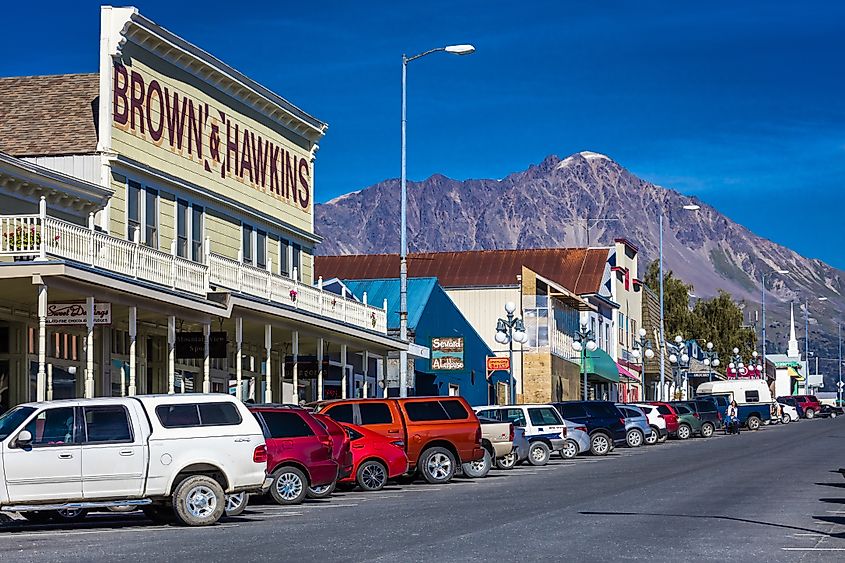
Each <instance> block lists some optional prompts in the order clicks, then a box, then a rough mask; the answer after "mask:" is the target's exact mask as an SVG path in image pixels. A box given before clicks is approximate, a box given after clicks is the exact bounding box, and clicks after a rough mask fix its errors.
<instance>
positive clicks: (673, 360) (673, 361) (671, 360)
mask: <svg viewBox="0 0 845 563" xmlns="http://www.w3.org/2000/svg"><path fill="white" fill-rule="evenodd" d="M669 363H670V364H677V363H678V356H676V355H675V354H669Z"/></svg>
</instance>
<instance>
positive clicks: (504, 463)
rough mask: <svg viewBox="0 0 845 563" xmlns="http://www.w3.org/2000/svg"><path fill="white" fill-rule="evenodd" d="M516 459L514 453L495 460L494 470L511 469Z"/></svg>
mask: <svg viewBox="0 0 845 563" xmlns="http://www.w3.org/2000/svg"><path fill="white" fill-rule="evenodd" d="M516 457H517V456H516V452H515V451H514V452H511V453H509V454H508V455H506V456H502V457H500V458H498V459H496V469H503V470H508V469H513V468H514V467H515V466H516Z"/></svg>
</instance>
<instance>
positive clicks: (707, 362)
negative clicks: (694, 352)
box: [704, 358, 710, 366]
mask: <svg viewBox="0 0 845 563" xmlns="http://www.w3.org/2000/svg"><path fill="white" fill-rule="evenodd" d="M704 365H705V366H709V365H710V358H704Z"/></svg>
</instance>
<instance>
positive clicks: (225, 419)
mask: <svg viewBox="0 0 845 563" xmlns="http://www.w3.org/2000/svg"><path fill="white" fill-rule="evenodd" d="M199 410H200V424H201V425H202V426H231V425H235V424H240V423H241V421H242V420H243V419H242V418H241V413H239V412H238V407H236V406H235V405H233V404H232V403H200V404H199Z"/></svg>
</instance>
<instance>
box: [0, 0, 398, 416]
mask: <svg viewBox="0 0 845 563" xmlns="http://www.w3.org/2000/svg"><path fill="white" fill-rule="evenodd" d="M92 39H93V38H92ZM0 115H3V116H4V119H3V120H2V123H0V206H1V207H0V213H2V216H0V230H2V239H0V412H2V410H4V409H5V408H8V407H9V406H11V405H14V404H17V403H20V402H23V401H27V400H35V399H44V398H64V397H78V396H95V395H96V396H100V395H114V394H116V395H121V394H128V395H131V394H135V393H151V392H170V393H172V392H184V391H192V390H196V391H200V390H202V391H206V392H208V391H212V392H234V393H236V394H237V395H238V396H240V397H241V398H244V399H246V398H251V399H254V400H256V401H271V400H273V399H276V400H279V399H281V400H284V401H298V400H312V399H319V398H322V397H324V396H347V395H353V394H357V395H359V396H360V395H362V394H368V395H373V394H375V393H379V394H380V393H381V391H380V390H378V385H379V384H380V383H381V382H382V379H380V377H381V374H382V373H383V358H385V357H386V355H387V353H388V352H390V351H395V350H399V349H402V347H403V346H404V345H403V344H401V343H400V342H398V341H396V340H394V339H391V338H389V337H388V336H387V327H386V316H385V311H384V308H383V304H375V305H376V306H370V305H368V304H367V303H366V299H364V302H359V301H355V300H350V299H344V298H342V297H339V296H337V295H334V294H331V293H328V292H323V291H322V288H321V287H320V285H321V284H320V280H314V279H313V255H314V248H315V246H316V245H317V244H318V243H319V242H320V239H319V237H318V236H317V235H315V233H314V216H313V207H314V185H315V184H314V178H315V174H314V163H315V155H316V153H317V149H318V144H317V143H318V141H319V140H320V139H321V137H322V136H323V135H324V134H325V131H326V128H327V126H326V124H325V123H323V122H321V121H319V120H318V119H316V118H314V117H313V116H311V115H309V114H307V113H306V112H304V111H303V110H301V109H299V108H298V107H296V106H294V105H293V104H291V103H290V102H288V101H286V100H285V99H283V98H282V97H280V96H279V95H277V94H275V93H273V92H271V91H270V90H268V89H266V88H264V87H263V86H261V85H260V84H258V83H257V82H255V81H253V80H251V79H250V78H248V77H246V76H244V75H243V74H241V73H239V72H238V71H237V70H235V69H233V68H231V67H229V66H228V65H226V64H225V63H223V62H221V61H220V60H218V59H216V58H214V57H213V56H212V55H210V54H208V53H207V52H205V51H203V50H202V49H200V48H198V47H196V46H194V45H192V44H190V43H188V42H187V41H185V40H184V39H181V38H180V37H178V36H176V35H174V34H173V33H171V32H169V31H167V30H166V29H164V28H162V27H160V26H158V25H157V24H155V23H154V22H152V21H150V20H148V19H147V18H145V17H143V16H142V15H141V14H139V13H138V11H137V10H136V9H134V8H113V7H110V6H105V7H103V8H102V9H101V32H100V58H99V72H97V73H94V74H78V75H59V76H43V77H21V78H3V79H0ZM315 286H316V287H315ZM306 375H307V377H306Z"/></svg>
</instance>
